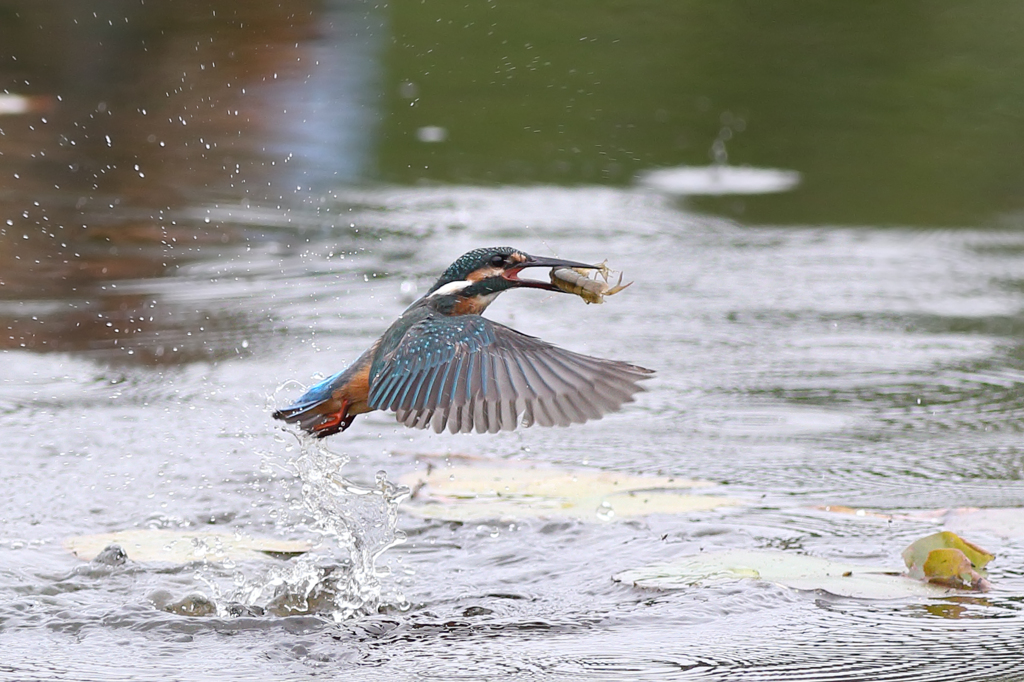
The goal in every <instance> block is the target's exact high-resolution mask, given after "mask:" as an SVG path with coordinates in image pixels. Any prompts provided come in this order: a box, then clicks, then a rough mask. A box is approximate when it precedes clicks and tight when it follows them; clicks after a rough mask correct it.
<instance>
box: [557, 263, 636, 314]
mask: <svg viewBox="0 0 1024 682" xmlns="http://www.w3.org/2000/svg"><path fill="white" fill-rule="evenodd" d="M591 273H593V275H594V276H593V278H591V277H590V275H591ZM611 273H612V271H611V269H610V268H609V267H608V261H607V260H605V261H604V262H602V263H601V265H600V267H598V268H595V269H593V270H588V269H584V268H552V269H551V283H552V284H554V285H555V286H556V287H558V288H559V289H561V290H562V291H564V292H565V293H567V294H576V295H577V296H579V297H580V298H582V299H583V300H584V301H586V302H587V303H588V304H589V303H604V297H605V296H612V295H614V294H617V293H619V292H620V291H622V290H623V289H625V288H626V287H628V286H629V285H630V284H632V282H627V283H626V284H623V283H622V273H621V272H620V273H619V280H618V281H617V282H616V283H615V286H613V287H612V286H608V278H609V277H610V276H611ZM598 277H600V278H601V279H603V280H604V281H601V279H598Z"/></svg>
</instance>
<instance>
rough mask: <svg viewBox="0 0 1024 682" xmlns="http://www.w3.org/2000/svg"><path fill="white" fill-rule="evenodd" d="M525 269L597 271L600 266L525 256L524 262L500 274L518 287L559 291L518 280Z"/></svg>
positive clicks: (551, 287) (530, 281)
mask: <svg viewBox="0 0 1024 682" xmlns="http://www.w3.org/2000/svg"><path fill="white" fill-rule="evenodd" d="M524 255H525V254H524ZM526 268H551V269H555V268H581V269H586V270H599V269H600V266H597V265H589V264H587V263H579V262H577V261H574V260H562V259H561V258H541V257H538V256H526V260H524V261H523V262H521V263H517V264H516V265H514V266H513V267H511V268H509V269H508V270H506V271H505V272H503V273H502V275H501V276H502V277H504V278H505V279H507V280H508V281H510V282H513V283H514V284H515V285H516V286H518V287H530V288H533V289H545V290H547V291H561V289H559V288H558V287H556V286H555V285H553V284H551V283H550V282H539V281H536V280H529V279H519V273H520V272H522V271H523V270H525V269H526Z"/></svg>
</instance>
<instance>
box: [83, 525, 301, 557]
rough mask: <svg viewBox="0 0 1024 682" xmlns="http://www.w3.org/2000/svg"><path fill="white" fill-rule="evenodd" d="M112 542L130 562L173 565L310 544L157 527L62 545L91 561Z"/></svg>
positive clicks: (297, 549)
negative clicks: (156, 528) (167, 563)
mask: <svg viewBox="0 0 1024 682" xmlns="http://www.w3.org/2000/svg"><path fill="white" fill-rule="evenodd" d="M112 545H114V546H117V547H119V548H120V549H121V551H122V552H123V553H124V554H127V558H128V559H129V560H131V561H141V562H170V563H175V564H186V563H190V562H193V561H224V560H226V559H234V560H245V559H266V558H268V557H273V558H277V559H287V558H290V557H292V556H295V555H298V554H303V553H304V552H308V551H309V550H310V549H312V544H311V543H309V542H306V541H303V540H273V539H269V538H253V537H248V536H244V535H241V534H236V533H211V532H196V531H191V532H189V531H176V530H159V529H158V530H141V529H140V530H121V531H117V532H114V533H100V534H98V535H79V536H76V537H72V538H68V539H66V540H65V541H64V547H65V548H66V549H67V550H68V551H69V552H71V553H72V554H74V555H75V556H77V557H78V558H79V559H82V560H84V561H92V560H93V559H95V558H96V557H97V556H100V555H101V554H102V553H103V552H104V550H106V549H107V548H109V547H111V546H112Z"/></svg>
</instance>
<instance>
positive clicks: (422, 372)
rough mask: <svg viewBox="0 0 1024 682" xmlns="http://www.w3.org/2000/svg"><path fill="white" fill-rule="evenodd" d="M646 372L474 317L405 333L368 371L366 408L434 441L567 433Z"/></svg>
mask: <svg viewBox="0 0 1024 682" xmlns="http://www.w3.org/2000/svg"><path fill="white" fill-rule="evenodd" d="M651 374H653V371H652V370H649V369H644V368H643V367H637V366H636V365H631V364H628V363H625V362H618V361H615V360H602V359H599V358H592V357H588V356H586V355H580V354H579V353H573V352H571V351H567V350H563V349H561V348H557V347H555V346H553V345H551V344H549V343H546V342H544V341H541V340H540V339H538V338H535V337H532V336H527V335H526V334H521V333H520V332H517V331H515V330H514V329H510V328H509V327H506V326H504V325H501V324H498V323H496V322H492V321H490V320H488V319H485V318H483V317H480V316H479V315H460V316H457V317H440V316H439V317H432V318H431V319H428V320H423V321H421V322H419V323H417V324H414V325H413V326H411V327H410V328H409V329H408V330H407V331H406V332H405V334H403V335H402V336H401V338H400V339H398V340H397V342H396V343H394V344H393V345H392V347H391V348H387V347H382V348H381V353H380V354H379V355H378V357H377V359H376V360H375V361H374V363H373V366H372V367H371V368H370V395H369V403H370V406H371V407H373V408H375V409H380V410H391V411H393V412H394V413H395V415H396V416H397V418H398V421H400V422H401V423H403V424H405V425H406V426H412V427H415V428H419V429H425V428H427V427H432V428H433V429H434V430H435V431H436V432H438V433H440V432H441V431H443V430H444V428H445V427H446V426H447V427H448V430H449V431H451V432H452V433H456V432H459V431H462V432H469V431H472V430H473V429H474V428H475V429H476V431H477V432H479V433H483V432H485V431H489V432H491V433H496V432H497V431H499V430H505V431H508V430H511V429H514V428H515V427H516V426H517V425H518V424H520V423H521V424H522V425H523V426H531V425H533V424H540V425H541V426H568V425H569V424H574V423H575V424H579V423H582V422H585V421H588V420H590V419H600V418H601V417H602V416H603V415H605V414H607V413H609V412H614V411H615V410H617V409H619V408H620V407H621V406H622V404H623V403H626V402H631V401H632V400H633V394H634V393H637V392H638V391H642V390H643V389H642V388H641V387H640V386H639V385H638V383H637V382H639V381H641V380H643V379H647V378H648V377H649V376H650V375H651Z"/></svg>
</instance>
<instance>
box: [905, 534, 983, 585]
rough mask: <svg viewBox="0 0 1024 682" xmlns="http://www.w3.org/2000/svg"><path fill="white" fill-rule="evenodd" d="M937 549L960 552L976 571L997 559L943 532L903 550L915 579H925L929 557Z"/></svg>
mask: <svg viewBox="0 0 1024 682" xmlns="http://www.w3.org/2000/svg"><path fill="white" fill-rule="evenodd" d="M936 549H957V550H960V552H962V553H963V555H964V556H965V557H966V558H967V559H968V560H969V561H970V562H971V565H972V566H973V567H974V568H975V569H982V568H984V567H985V564H987V563H988V562H990V561H992V559H994V558H995V555H994V554H991V553H989V552H986V551H985V550H983V549H982V548H981V547H978V546H977V545H975V544H973V543H971V542H967V541H966V540H964V539H963V538H961V537H960V536H959V535H957V534H956V533H953V532H951V531H948V530H947V531H942V532H941V533H933V534H932V535H928V536H926V537H923V538H921V539H920V540H916V541H914V542H912V543H911V544H910V546H909V547H907V548H906V549H905V550H903V561H904V562H906V564H907V568H908V569H910V575H911V576H913V577H915V578H923V577H925V572H924V565H925V562H926V561H927V560H928V555H929V554H930V553H931V552H932V550H936Z"/></svg>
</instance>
